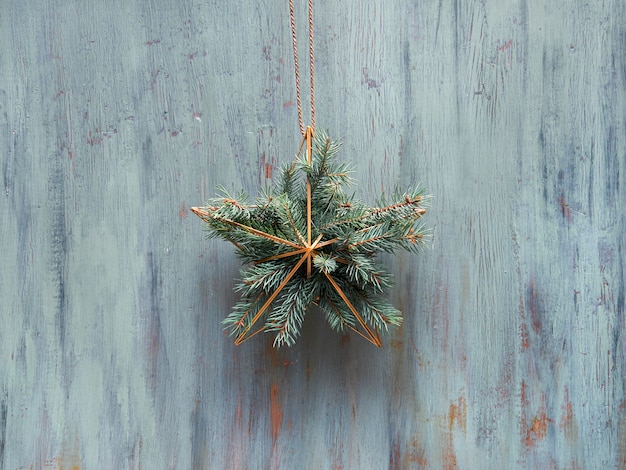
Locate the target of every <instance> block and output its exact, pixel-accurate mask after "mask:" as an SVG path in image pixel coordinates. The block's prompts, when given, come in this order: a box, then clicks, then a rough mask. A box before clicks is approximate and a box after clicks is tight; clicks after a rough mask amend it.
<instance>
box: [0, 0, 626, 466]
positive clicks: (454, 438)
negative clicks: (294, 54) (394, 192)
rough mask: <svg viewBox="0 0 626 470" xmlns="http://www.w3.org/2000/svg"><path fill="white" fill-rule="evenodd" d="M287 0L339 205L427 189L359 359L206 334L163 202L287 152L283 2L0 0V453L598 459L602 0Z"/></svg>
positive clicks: (291, 96) (212, 255) (614, 364)
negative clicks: (410, 250)
mask: <svg viewBox="0 0 626 470" xmlns="http://www.w3.org/2000/svg"><path fill="white" fill-rule="evenodd" d="M283 3H284V4H283ZM297 3H298V5H297V10H298V12H299V13H298V27H299V31H300V37H301V39H303V41H301V46H300V47H301V51H305V40H304V39H305V35H304V33H305V31H306V28H305V18H306V13H305V5H304V2H297ZM315 5H316V56H317V62H316V66H317V68H316V78H317V94H316V109H317V119H318V126H319V127H323V128H325V129H328V131H329V132H330V134H331V135H332V136H334V137H336V138H341V139H342V140H343V142H344V147H343V154H342V155H343V157H344V158H345V159H347V160H351V161H353V162H355V164H356V165H355V175H354V176H355V178H356V179H358V180H359V184H358V186H357V187H356V191H357V193H358V195H359V197H361V198H363V199H365V200H369V201H370V202H371V199H372V197H373V196H372V195H373V194H376V193H378V192H380V191H381V190H389V189H391V188H393V187H394V186H395V185H409V184H412V183H414V182H416V181H422V182H423V183H424V185H426V186H427V187H428V189H429V191H430V192H431V193H432V194H433V195H434V199H433V205H432V210H431V211H430V212H429V214H427V217H428V221H429V223H430V224H431V225H432V226H433V227H434V231H435V235H434V240H433V244H432V249H430V250H428V251H427V252H426V253H425V254H424V255H422V256H412V255H406V254H402V255H399V256H396V257H386V258H385V262H386V263H387V265H388V266H389V267H390V269H391V270H392V271H393V273H394V274H395V276H396V287H395V288H394V289H393V291H392V293H391V294H390V298H391V300H392V301H393V302H394V304H395V305H397V306H398V307H400V308H401V309H402V310H403V311H404V313H405V323H404V325H403V327H402V328H401V329H400V330H397V331H395V332H394V333H393V335H392V336H391V337H389V338H387V339H386V340H385V346H384V349H383V350H377V349H376V348H373V347H372V346H371V345H370V344H368V343H366V342H365V341H362V340H361V339H359V338H357V337H354V336H349V337H340V336H337V335H336V334H334V333H332V332H330V331H328V328H327V327H326V325H325V322H323V321H321V318H320V314H319V313H318V312H315V311H313V312H310V313H309V315H308V317H307V321H306V322H305V328H304V333H303V336H302V338H301V340H300V341H299V343H298V344H297V346H295V347H293V348H291V349H282V350H280V351H274V350H272V349H271V348H270V344H271V340H270V339H264V338H262V337H255V338H254V339H253V340H251V341H248V342H246V343H244V344H243V345H242V346H239V347H235V346H234V345H233V344H232V338H228V337H226V336H224V334H223V333H222V331H221V325H220V321H221V320H222V319H223V318H224V317H225V315H226V314H227V313H228V311H229V310H230V308H231V306H232V305H233V303H234V302H235V301H236V299H237V296H236V295H235V294H233V292H232V286H233V285H234V280H233V279H234V278H236V277H237V276H238V262H237V260H236V259H235V257H234V254H233V250H232V247H231V246H229V245H227V244H225V243H222V242H219V241H206V240H205V239H204V237H203V233H202V230H201V223H200V221H199V220H198V219H197V218H195V217H193V215H190V212H189V211H188V209H189V207H190V206H191V205H198V204H201V203H203V202H204V201H205V200H206V199H207V198H208V197H210V196H211V195H213V194H214V192H215V189H216V187H217V185H218V184H223V185H224V186H226V187H227V188H229V189H232V190H238V189H243V190H245V191H247V192H248V193H249V194H252V195H254V194H256V193H257V192H258V191H259V190H260V189H262V188H263V187H265V186H266V185H267V184H268V182H269V180H270V179H271V176H272V174H274V172H275V171H276V168H277V167H279V166H280V165H281V164H283V163H285V162H289V161H291V159H292V155H293V153H294V152H295V150H296V148H297V145H298V143H299V135H298V127H297V120H296V109H295V106H294V103H295V92H294V82H293V70H292V58H291V44H290V32H289V21H288V11H287V4H286V2H269V1H261V2H255V1H252V0H241V1H238V2H226V1H216V0H214V1H208V2H200V1H194V0H181V1H176V2H172V1H165V0H145V1H136V2H128V1H123V0H112V1H109V2H98V1H93V0H86V1H77V0H73V1H72V0H63V1H61V0H50V1H48V2H35V1H33V0H27V1H19V2H18V1H14V0H7V1H4V2H3V7H2V8H1V11H0V41H1V45H2V49H1V51H0V130H1V138H0V162H1V171H2V193H1V195H0V201H1V202H0V220H1V221H2V222H1V224H0V244H1V246H2V247H3V262H2V268H0V296H1V299H2V301H1V303H0V308H1V312H0V314H1V315H0V321H1V328H0V468H2V469H7V470H8V469H31V468H32V469H42V468H63V469H66V468H72V469H74V468H81V469H82V468H85V469H105V468H120V469H121V468H129V469H131V468H132V469H139V468H143V469H161V468H163V469H165V468H176V469H185V468H211V469H246V468H249V469H264V468H272V469H279V468H280V469H294V468H310V469H335V470H338V469H381V468H390V469H404V468H427V469H453V468H461V469H478V468H480V469H486V468H493V469H503V468H541V469H544V468H555V469H573V468H581V469H582V468H585V469H596V468H603V469H604V468H625V467H626V444H625V443H626V397H625V389H626V378H625V377H626V376H625V374H624V363H625V360H626V320H625V318H624V297H625V285H626V281H625V275H624V272H625V265H626V261H625V259H626V253H625V236H626V216H625V211H624V206H625V202H626V180H625V175H626V29H625V26H624V25H625V24H626V6H625V4H624V2H623V1H622V0H606V1H603V2H578V1H576V0H569V1H567V0H565V1H558V2H543V1H536V0H527V1H525V0H517V1H514V0H507V1H498V2H496V1H483V2H474V1H452V0H439V1H419V2H418V1H411V2H409V1H405V0H385V1H384V2H383V1H382V0H379V1H372V2H364V1H360V0H346V1H342V2H333V1H330V0H316V2H315ZM301 64H302V67H303V73H305V71H306V59H305V56H304V55H303V56H302V58H301ZM304 77H305V78H304V79H303V82H304V83H306V75H304ZM305 88H306V87H305ZM305 96H306V95H305ZM306 102H307V100H306V99H305V103H306ZM306 113H307V111H306V107H305V115H306Z"/></svg>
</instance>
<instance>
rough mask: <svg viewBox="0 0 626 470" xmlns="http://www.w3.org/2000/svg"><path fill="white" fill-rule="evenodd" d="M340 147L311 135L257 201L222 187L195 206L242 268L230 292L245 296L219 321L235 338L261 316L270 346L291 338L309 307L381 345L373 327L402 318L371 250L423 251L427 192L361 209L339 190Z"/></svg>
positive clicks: (342, 177)
mask: <svg viewBox="0 0 626 470" xmlns="http://www.w3.org/2000/svg"><path fill="white" fill-rule="evenodd" d="M338 150H339V145H338V144H337V143H336V142H333V141H331V140H330V138H329V137H328V136H327V135H326V134H324V133H322V132H317V133H316V135H315V138H314V140H313V149H312V155H311V162H310V163H308V161H307V158H306V156H305V155H300V156H299V157H298V158H297V159H296V161H295V162H294V163H293V164H292V165H289V166H287V167H285V168H284V169H283V170H282V171H281V173H280V176H279V177H278V178H277V180H276V181H275V183H274V185H273V186H272V188H271V189H270V190H269V191H268V192H267V193H266V194H263V195H262V196H260V197H259V198H258V199H257V201H256V203H255V204H249V202H248V201H247V198H246V196H245V195H243V194H241V195H239V196H236V197H233V196H230V195H229V194H228V193H227V192H226V191H225V190H224V189H221V193H222V194H221V195H220V197H216V198H213V199H211V200H210V201H209V202H208V204H207V205H206V206H205V207H203V208H201V209H200V210H197V208H194V212H196V213H197V214H198V215H199V216H200V217H201V218H202V219H203V220H204V221H205V222H206V225H207V228H208V236H209V237H211V238H222V239H224V240H228V241H230V242H232V243H233V244H234V245H235V246H236V248H237V254H238V255H239V256H240V257H241V259H242V261H243V263H244V264H245V265H247V266H246V267H245V268H244V269H242V271H241V276H242V279H241V282H239V284H237V286H236V288H235V289H236V290H237V291H238V292H240V293H241V295H242V300H241V301H240V302H238V303H237V304H236V305H235V307H234V308H233V310H232V312H231V313H230V314H229V315H228V317H227V318H226V319H225V320H224V324H225V327H226V328H227V329H228V330H229V331H230V334H231V335H235V336H236V337H237V342H238V343H239V342H241V341H243V340H244V339H246V338H247V337H250V336H251V335H253V334H255V332H253V330H254V328H255V326H254V324H255V322H257V320H258V321H259V323H258V325H257V327H259V326H260V327H261V330H264V331H267V332H272V333H274V334H275V337H274V346H275V347H279V346H282V345H288V346H290V345H292V344H294V342H295V341H296V339H297V337H298V335H299V334H300V328H301V326H302V322H303V321H304V317H305V315H306V312H307V310H308V308H309V307H310V306H311V305H312V304H315V305H317V306H319V307H320V308H321V309H322V310H323V311H324V312H325V315H326V320H327V321H328V324H329V325H330V327H331V328H332V329H333V330H335V331H338V332H346V331H347V330H349V329H351V330H354V331H356V332H357V333H359V334H361V336H364V337H365V338H366V339H368V340H370V341H371V342H373V343H374V344H376V345H378V346H380V339H379V336H378V335H379V331H387V330H388V328H389V327H390V326H399V325H400V324H401V323H402V315H401V312H400V311H398V310H397V309H396V308H394V307H393V305H391V304H390V303H389V302H388V301H387V300H386V299H385V297H384V294H385V292H386V290H387V289H388V288H389V287H390V286H391V285H392V279H391V276H390V275H389V274H387V273H386V272H385V270H384V268H383V267H382V266H381V264H380V262H379V261H378V260H377V258H376V254H377V253H379V252H388V253H393V252H395V251H396V250H400V249H401V250H407V251H410V252H413V253H417V252H419V251H420V249H422V248H423V247H424V245H425V239H426V235H427V233H428V230H427V229H426V228H425V227H424V225H423V223H422V220H421V217H422V215H423V214H424V213H425V205H426V203H427V202H428V199H429V196H426V195H425V194H424V193H423V190H422V189H421V188H419V187H415V188H412V189H409V190H407V191H397V192H396V193H395V194H393V196H392V197H391V198H389V199H388V198H386V197H385V196H384V195H383V196H382V197H381V198H380V200H379V201H378V204H377V207H368V206H366V205H365V204H363V203H361V202H359V201H357V200H355V199H354V196H353V195H349V194H348V193H346V191H345V189H344V188H345V187H346V186H348V185H350V183H351V182H352V180H351V178H350V176H349V175H350V168H349V167H348V165H346V164H345V163H342V162H338V161H337V160H336V155H337V153H338ZM303 153H304V152H303ZM307 185H310V198H311V199H310V200H311V226H310V227H311V228H310V231H311V233H310V235H309V233H308V230H309V229H308V227H307V198H308V193H307ZM309 236H310V238H309ZM316 242H317V243H316ZM308 263H310V265H311V268H310V272H308V269H307V264H308ZM364 331H365V332H364Z"/></svg>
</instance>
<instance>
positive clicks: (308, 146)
mask: <svg viewBox="0 0 626 470" xmlns="http://www.w3.org/2000/svg"><path fill="white" fill-rule="evenodd" d="M304 138H305V139H306V162H307V164H308V165H309V167H310V166H311V154H312V150H313V148H312V140H313V128H312V127H311V126H308V127H307V128H306V133H305V135H304ZM311 200H312V197H311V178H310V177H309V175H307V177H306V234H307V243H308V245H309V246H311ZM306 275H307V277H310V276H311V257H310V256H309V258H308V259H307V262H306Z"/></svg>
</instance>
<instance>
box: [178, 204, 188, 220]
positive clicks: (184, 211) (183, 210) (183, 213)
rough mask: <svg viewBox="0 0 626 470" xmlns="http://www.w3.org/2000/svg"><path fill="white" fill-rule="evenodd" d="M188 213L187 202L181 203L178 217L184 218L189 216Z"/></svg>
mask: <svg viewBox="0 0 626 470" xmlns="http://www.w3.org/2000/svg"><path fill="white" fill-rule="evenodd" d="M187 214H189V211H188V210H187V208H186V207H185V203H184V202H183V203H182V204H181V205H180V212H178V218H179V219H180V220H183V219H185V218H186V217H187Z"/></svg>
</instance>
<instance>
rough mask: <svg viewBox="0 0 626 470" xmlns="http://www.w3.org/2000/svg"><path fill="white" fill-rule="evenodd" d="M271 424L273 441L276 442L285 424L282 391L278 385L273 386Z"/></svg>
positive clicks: (271, 393) (271, 391)
mask: <svg viewBox="0 0 626 470" xmlns="http://www.w3.org/2000/svg"><path fill="white" fill-rule="evenodd" d="M270 422H271V425H272V440H273V441H274V442H275V441H276V439H277V438H278V433H279V432H280V426H281V424H282V422H283V407H282V405H281V404H280V391H279V390H278V385H276V384H272V388H271V390H270Z"/></svg>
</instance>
